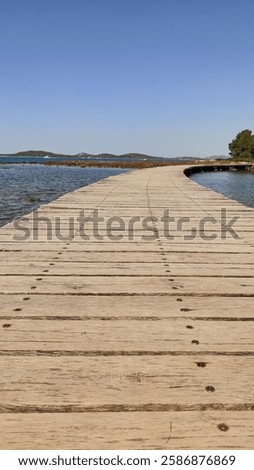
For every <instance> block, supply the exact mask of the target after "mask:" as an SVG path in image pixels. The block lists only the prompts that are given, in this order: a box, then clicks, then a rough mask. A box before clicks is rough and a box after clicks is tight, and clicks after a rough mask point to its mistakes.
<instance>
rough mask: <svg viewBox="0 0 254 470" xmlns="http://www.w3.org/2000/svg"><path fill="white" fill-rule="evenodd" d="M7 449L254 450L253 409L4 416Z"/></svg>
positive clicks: (0, 435)
mask: <svg viewBox="0 0 254 470" xmlns="http://www.w3.org/2000/svg"><path fill="white" fill-rule="evenodd" d="M1 425H2V426H1V429H0V442H1V444H0V445H1V448H2V449H31V443H32V447H33V449H34V450H36V449H81V450H82V449H91V450H93V449H102V450H104V449H106V450H110V449H126V450H127V449H141V450H142V449H154V450H156V449H196V448H198V449H252V448H253V434H254V420H253V411H225V410H220V411H189V412H186V411H185V412H175V411H165V412H147V411H143V412H142V411H140V412H135V411H134V412H129V413H127V412H118V413H117V412H100V413H43V414H41V413H23V414H19V413H18V414H8V413H7V414H4V415H2V416H1Z"/></svg>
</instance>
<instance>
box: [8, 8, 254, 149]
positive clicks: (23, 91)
mask: <svg viewBox="0 0 254 470" xmlns="http://www.w3.org/2000/svg"><path fill="white" fill-rule="evenodd" d="M253 19H254V2H253V0H0V67H1V69H0V109H1V112H0V153H4V152H14V151H18V150H23V149H29V148H32V149H45V150H51V151H55V152H63V153H77V152H81V151H84V152H90V153H100V152H112V153H117V154H119V153H125V152H134V151H135V152H143V153H147V154H150V155H158V156H160V155H161V156H171V157H172V156H183V155H193V156H208V155H215V154H217V155H218V154H227V153H228V148H227V145H228V142H229V141H231V140H232V138H233V137H235V135H236V133H237V132H239V131H241V130H242V129H245V128H249V129H252V130H254V57H253V56H254V27H253Z"/></svg>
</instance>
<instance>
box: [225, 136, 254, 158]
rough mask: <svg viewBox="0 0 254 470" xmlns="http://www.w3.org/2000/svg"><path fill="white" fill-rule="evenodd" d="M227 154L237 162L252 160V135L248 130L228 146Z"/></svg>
mask: <svg viewBox="0 0 254 470" xmlns="http://www.w3.org/2000/svg"><path fill="white" fill-rule="evenodd" d="M228 147H229V150H230V152H229V154H230V155H231V156H232V157H233V158H235V159H237V160H252V159H254V135H253V134H252V131H250V130H249V129H245V130H243V131H241V132H239V134H237V136H236V138H235V139H233V140H232V142H230V144H229V145H228Z"/></svg>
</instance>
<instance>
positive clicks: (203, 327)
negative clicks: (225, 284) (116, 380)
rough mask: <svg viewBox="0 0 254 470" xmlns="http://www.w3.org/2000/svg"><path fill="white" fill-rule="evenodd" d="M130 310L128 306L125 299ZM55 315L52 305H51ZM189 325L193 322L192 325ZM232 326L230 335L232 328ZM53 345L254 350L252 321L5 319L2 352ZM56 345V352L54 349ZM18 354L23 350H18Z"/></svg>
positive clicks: (123, 350)
mask: <svg viewBox="0 0 254 470" xmlns="http://www.w3.org/2000/svg"><path fill="white" fill-rule="evenodd" d="M125 311H126V313H127V312H128V308H127V305H126V309H125ZM51 312H52V316H53V312H54V310H53V307H52V311H51ZM190 327H191V328H190ZM229 331H230V335H228V332H229ZM16 350H17V351H21V352H22V351H26V350H27V351H34V354H35V355H36V354H37V353H36V351H49V354H53V355H54V351H59V354H67V355H68V354H69V355H70V354H71V353H70V351H74V352H75V355H76V354H79V353H80V354H81V355H86V354H88V355H90V354H93V355H97V354H98V355H103V354H104V353H111V354H112V355H114V354H117V355H121V354H129V355H132V354H134V355H135V354H140V355H144V354H146V353H148V354H150V355H156V354H164V355H169V356H170V355H172V354H176V353H179V354H182V353H185V354H186V355H188V354H192V353H195V354H197V353H198V354H200V353H202V354H205V353H209V354H210V353H213V354H216V353H217V354H224V353H241V354H243V353H244V354H248V353H250V354H254V321H248V322H247V323H246V322H241V321H240V322H238V323H237V327H236V323H235V322H234V321H227V322H224V321H213V322H210V321H201V320H195V321H193V320H191V321H190V320H186V319H180V320H178V319H172V320H171V319H170V318H169V319H167V320H165V319H161V320H157V321H154V320H153V319H151V320H150V321H149V319H146V320H145V321H143V322H142V323H141V322H140V320H136V319H132V320H125V319H122V320H120V319H119V320H112V321H103V320H101V319H92V320H89V321H74V320H65V319H62V320H61V321H59V319H57V320H54V319H53V320H49V321H45V320H36V321H31V320H29V319H28V320H18V319H13V320H12V321H11V322H9V323H3V324H2V328H1V330H0V353H1V352H2V354H5V351H13V354H15V351H16ZM52 351H53V352H52ZM17 354H19V353H18V352H17Z"/></svg>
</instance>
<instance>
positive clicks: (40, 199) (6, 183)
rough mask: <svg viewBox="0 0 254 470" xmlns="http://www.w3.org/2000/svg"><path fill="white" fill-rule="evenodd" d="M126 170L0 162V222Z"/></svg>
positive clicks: (9, 220)
mask: <svg viewBox="0 0 254 470" xmlns="http://www.w3.org/2000/svg"><path fill="white" fill-rule="evenodd" d="M126 171H128V170H123V169H118V168H77V167H64V166H59V167H57V166H50V167H47V166H44V165H32V164H31V165H20V164H19V165H14V164H11V165H0V226H2V225H5V224H6V223H8V222H11V221H12V220H13V219H15V218H17V217H20V216H21V215H24V214H27V213H28V212H31V211H32V210H35V209H36V208H37V207H39V206H40V205H41V204H45V203H48V202H50V201H52V200H54V199H56V198H58V197H60V196H62V195H63V194H65V193H68V192H70V191H74V190H75V189H77V188H80V187H81V186H87V185H88V184H91V183H95V182H96V181H99V180H101V179H103V178H107V177H108V176H111V175H117V174H119V173H123V172H126Z"/></svg>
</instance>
